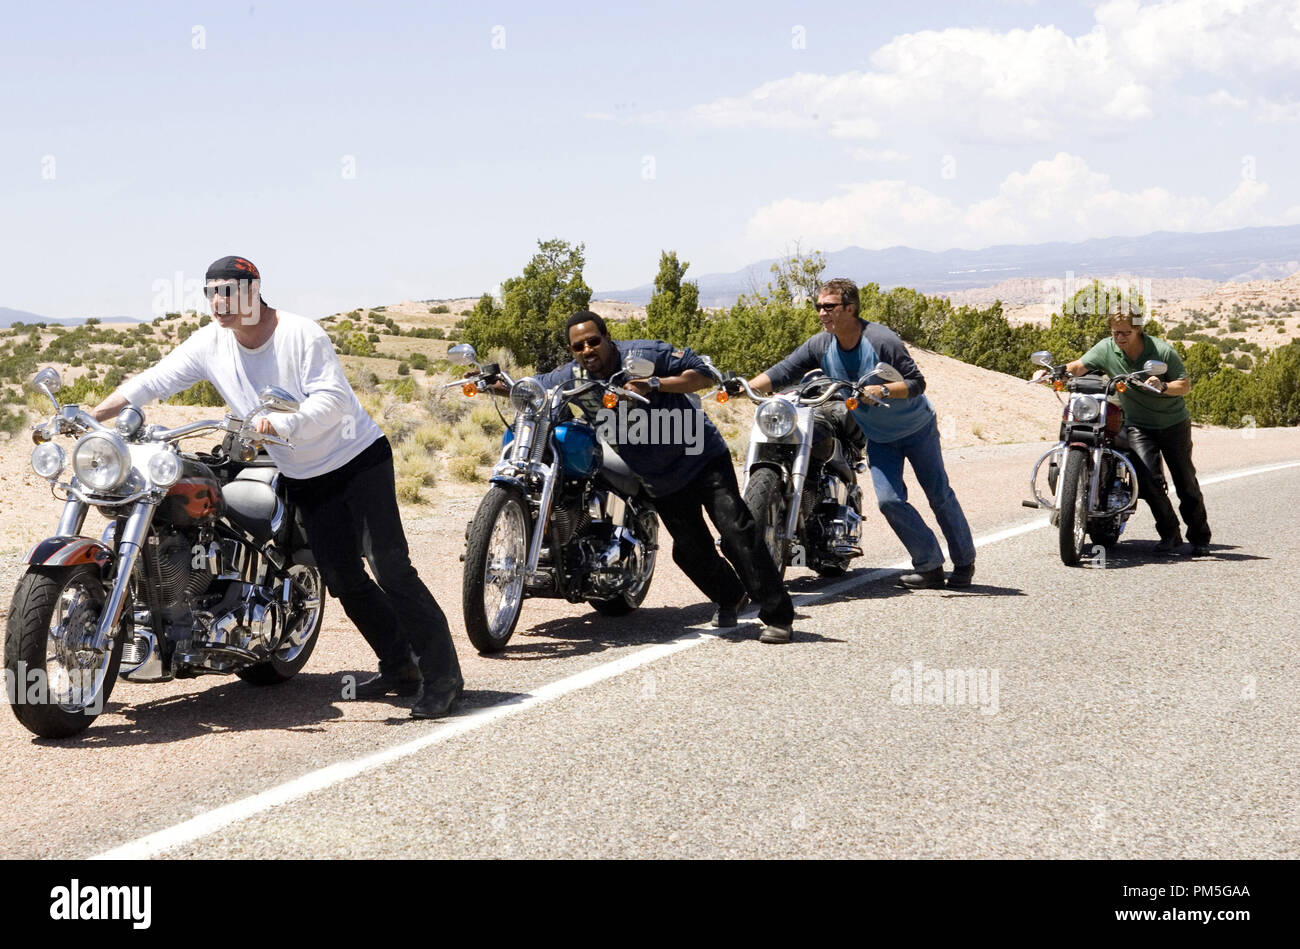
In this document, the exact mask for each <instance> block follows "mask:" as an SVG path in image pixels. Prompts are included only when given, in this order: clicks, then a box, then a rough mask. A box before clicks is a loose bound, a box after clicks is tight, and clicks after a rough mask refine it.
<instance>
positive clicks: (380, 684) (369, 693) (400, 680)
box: [357, 660, 421, 699]
mask: <svg viewBox="0 0 1300 949" xmlns="http://www.w3.org/2000/svg"><path fill="white" fill-rule="evenodd" d="M420 681H421V680H420V670H419V668H418V667H417V666H416V665H415V663H413V662H411V661H410V660H407V661H406V662H405V663H403V664H402V665H399V666H398V667H397V668H395V669H391V670H388V671H381V672H379V673H378V674H377V675H373V676H371V677H370V678H369V679H366V680H365V681H364V682H358V683H357V698H359V699H381V698H383V697H384V696H385V695H414V694H415V693H416V692H419V691H420Z"/></svg>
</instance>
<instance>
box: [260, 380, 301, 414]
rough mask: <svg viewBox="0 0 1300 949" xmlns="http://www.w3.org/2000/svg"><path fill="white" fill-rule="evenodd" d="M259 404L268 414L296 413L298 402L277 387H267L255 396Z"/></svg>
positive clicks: (288, 393) (290, 394)
mask: <svg viewBox="0 0 1300 949" xmlns="http://www.w3.org/2000/svg"><path fill="white" fill-rule="evenodd" d="M257 397H258V399H259V400H260V401H259V404H260V405H261V407H262V408H264V409H266V410H267V411H269V412H297V411H298V409H299V402H298V400H297V399H295V398H294V397H293V395H292V393H290V392H288V391H286V390H284V389H281V388H280V387H279V386H267V387H266V388H264V389H263V390H262V391H261V392H259V393H258V394H257Z"/></svg>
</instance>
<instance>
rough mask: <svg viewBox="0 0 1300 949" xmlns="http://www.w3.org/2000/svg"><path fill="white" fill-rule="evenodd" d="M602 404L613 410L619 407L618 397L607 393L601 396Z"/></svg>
mask: <svg viewBox="0 0 1300 949" xmlns="http://www.w3.org/2000/svg"><path fill="white" fill-rule="evenodd" d="M600 404H601V405H603V406H605V408H607V409H612V408H614V406H616V405H618V396H616V395H615V394H614V393H612V392H606V393H605V394H604V395H603V396H601V399H600Z"/></svg>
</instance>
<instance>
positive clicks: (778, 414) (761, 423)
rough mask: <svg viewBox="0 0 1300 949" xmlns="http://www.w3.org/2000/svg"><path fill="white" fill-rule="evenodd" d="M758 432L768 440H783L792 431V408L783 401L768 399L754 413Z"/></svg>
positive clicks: (793, 417)
mask: <svg viewBox="0 0 1300 949" xmlns="http://www.w3.org/2000/svg"><path fill="white" fill-rule="evenodd" d="M754 419H755V420H756V421H757V422H758V430H759V431H760V432H762V433H763V434H764V435H766V436H767V437H768V438H785V436H787V435H789V434H790V433H791V432H792V431H794V423H795V410H794V406H793V405H791V404H790V403H789V402H787V401H786V400H785V399H768V400H767V401H766V402H764V403H763V404H762V405H760V406H759V407H758V411H757V412H756V413H754Z"/></svg>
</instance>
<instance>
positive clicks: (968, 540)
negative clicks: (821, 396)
mask: <svg viewBox="0 0 1300 949" xmlns="http://www.w3.org/2000/svg"><path fill="white" fill-rule="evenodd" d="M817 316H818V318H819V319H820V320H821V324H822V328H823V330H825V332H822V333H818V334H817V335H816V336H813V337H812V338H811V339H809V340H808V341H807V342H805V343H804V344H803V345H802V346H800V347H799V348H798V349H796V350H795V351H794V352H793V353H791V354H790V355H789V356H787V357H786V358H785V359H783V360H781V362H779V363H777V364H776V365H775V366H773V367H772V368H771V369H769V370H767V372H764V373H762V374H760V375H758V376H755V377H754V378H753V379H751V380H750V383H749V384H750V386H751V387H752V388H753V389H755V390H757V391H760V392H772V391H779V390H781V389H784V388H786V387H788V386H791V385H793V384H794V383H795V382H797V381H798V380H799V379H800V378H802V377H803V375H804V374H805V373H807V372H809V371H810V370H813V369H821V370H822V371H823V372H825V373H826V375H828V376H830V377H832V378H834V379H848V380H857V379H861V378H862V377H863V376H864V375H866V374H867V373H868V372H870V371H871V370H872V369H874V368H875V366H876V364H877V363H881V362H884V363H889V364H890V365H891V366H893V367H894V368H895V369H897V370H898V371H899V372H900V373H901V374H902V376H903V378H902V381H900V382H881V383H878V384H873V385H871V386H870V387H869V391H870V393H871V394H872V395H874V396H876V397H877V398H879V399H881V400H882V401H884V402H886V403H887V407H884V406H878V405H876V404H874V403H872V402H870V401H868V400H865V399H864V400H862V401H861V402H860V403H859V405H858V407H857V408H856V409H854V410H852V411H851V412H847V411H846V414H845V415H842V416H840V417H839V419H838V420H837V419H835V418H834V417H832V418H830V419H828V421H829V422H830V423H831V424H838V425H841V426H848V425H850V424H856V425H857V427H858V428H860V429H861V432H862V435H865V436H866V442H867V463H868V464H869V465H870V467H871V483H872V486H873V487H874V488H875V489H876V503H877V505H878V506H879V507H880V511H881V513H882V514H884V515H885V520H886V521H888V522H889V526H890V527H891V528H893V530H894V533H895V534H897V535H898V539H899V540H901V541H902V542H903V545H904V546H905V547H906V548H907V552H908V553H909V554H911V557H912V567H913V572H912V573H905V574H903V575H902V576H900V577H899V578H898V583H899V585H900V586H904V587H907V588H908V589H928V588H934V587H941V586H943V585H944V576H943V549H942V548H941V547H940V546H939V541H938V539H937V538H936V537H935V535H934V531H932V530H931V529H930V528H929V526H928V525H927V524H926V523H925V521H924V520H922V518H921V515H920V514H919V513H918V512H917V510H916V508H914V507H912V505H911V504H909V503H908V501H907V485H906V484H904V482H903V462H904V461H907V462H910V463H911V465H912V473H913V474H915V475H916V480H917V481H918V482H920V485H921V489H922V490H923V491H925V496H926V498H927V499H928V500H929V502H930V509H931V510H932V511H933V512H934V516H935V518H936V519H937V520H938V522H939V527H940V529H941V530H942V531H943V536H944V537H945V538H946V539H947V541H948V551H949V554H950V556H951V557H952V562H953V570H952V574H951V576H949V577H948V586H952V587H968V586H970V584H971V578H972V577H973V576H974V574H975V542H974V540H973V539H972V537H971V532H970V526H969V525H968V524H967V523H966V515H965V513H964V512H963V511H962V509H961V504H960V503H958V501H957V495H956V494H954V493H953V490H952V487H951V485H949V484H948V473H947V471H946V470H945V469H944V465H943V453H942V451H941V450H940V447H939V425H938V420H937V419H936V417H935V413H934V408H933V407H932V406H931V405H930V400H929V399H927V398H926V397H925V396H924V395H923V393H924V392H925V377H924V376H923V375H921V370H920V369H918V368H917V366H916V363H915V362H913V361H912V355H911V353H909V352H908V351H907V347H906V346H905V345H904V344H903V341H902V339H900V338H899V336H898V334H897V333H895V332H894V331H893V330H891V329H889V328H888V327H887V326H881V325H880V324H879V323H869V322H867V321H866V320H863V319H860V318H859V317H858V285H857V284H855V283H854V282H853V281H852V280H845V279H836V280H832V281H830V282H829V283H827V284H825V285H824V286H822V287H821V288H820V289H819V290H818V291H817ZM848 417H851V418H852V419H853V423H849V422H848V421H847V418H848ZM841 435H842V436H843V437H845V438H846V439H847V440H849V441H850V443H851V444H852V443H853V437H854V436H853V433H852V432H850V431H845V430H844V429H843V428H842V429H841Z"/></svg>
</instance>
